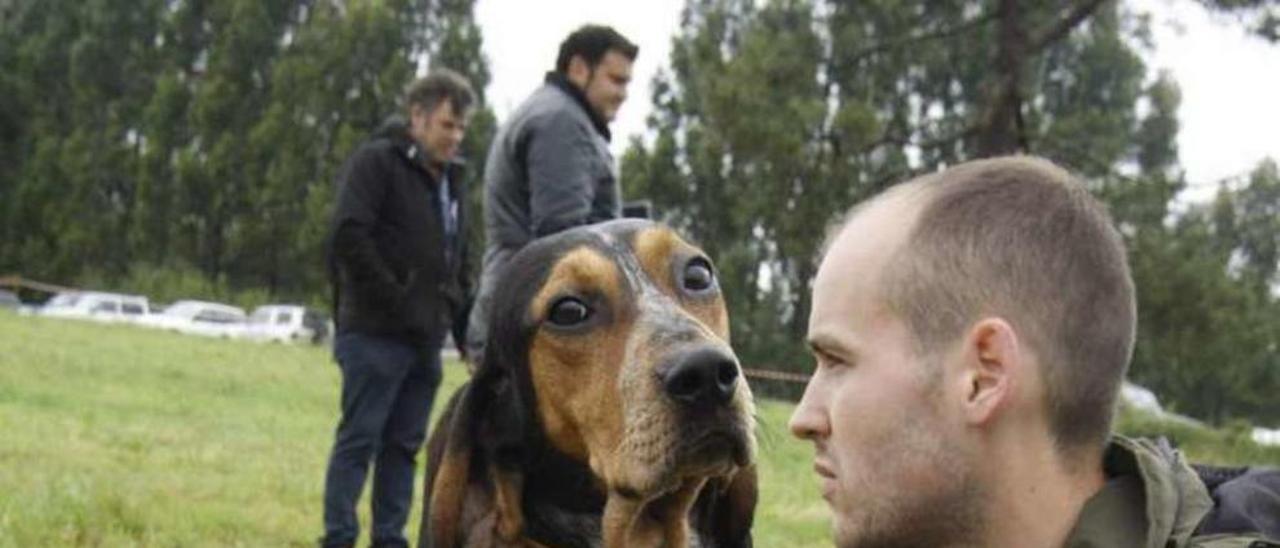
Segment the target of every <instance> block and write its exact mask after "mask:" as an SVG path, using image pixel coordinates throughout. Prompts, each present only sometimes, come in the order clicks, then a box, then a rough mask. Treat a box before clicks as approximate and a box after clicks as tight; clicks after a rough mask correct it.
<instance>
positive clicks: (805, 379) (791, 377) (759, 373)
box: [742, 367, 809, 384]
mask: <svg viewBox="0 0 1280 548" xmlns="http://www.w3.org/2000/svg"><path fill="white" fill-rule="evenodd" d="M742 372H743V374H745V375H746V376H748V377H753V378H757V379H766V380H771V381H782V382H790V383H796V384H808V383H809V375H802V374H800V373H791V372H788V371H774V370H771V369H755V368H751V367H744V368H742Z"/></svg>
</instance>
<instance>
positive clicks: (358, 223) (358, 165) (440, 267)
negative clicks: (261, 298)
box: [321, 70, 474, 546]
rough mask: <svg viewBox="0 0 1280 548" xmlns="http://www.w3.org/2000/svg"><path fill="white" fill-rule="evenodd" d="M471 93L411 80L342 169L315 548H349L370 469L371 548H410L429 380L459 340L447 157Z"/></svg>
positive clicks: (454, 191)
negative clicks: (326, 449)
mask: <svg viewBox="0 0 1280 548" xmlns="http://www.w3.org/2000/svg"><path fill="white" fill-rule="evenodd" d="M473 98H474V94H473V92H472V90H471V87H470V85H469V84H468V83H467V81H466V80H465V79H464V78H462V77H461V76H460V75H458V74H457V73H455V72H452V71H448V70H438V71H435V72H433V73H432V74H430V75H428V76H427V77H425V78H422V79H419V80H417V81H415V82H414V83H413V84H411V85H410V86H409V88H408V91H407V93H406V97H405V100H404V103H405V106H406V109H407V115H408V119H407V120H405V119H400V118H398V117H393V118H392V119H391V120H389V121H388V122H387V123H386V124H384V125H383V127H382V128H381V129H379V130H378V132H377V133H376V134H375V136H374V137H373V138H372V139H371V140H370V141H369V142H367V143H365V144H364V145H363V146H361V147H360V148H359V149H358V150H357V151H356V152H355V154H353V155H352V156H351V158H350V159H349V160H348V162H347V165H346V167H345V168H344V170H343V173H342V176H341V179H340V187H339V190H338V200H337V205H336V208H335V211H334V216H333V224H332V227H331V230H332V234H331V247H330V249H329V270H330V274H331V276H332V278H333V284H334V301H335V303H334V308H335V310H336V317H337V320H336V321H337V337H336V338H335V340H334V349H333V353H334V357H335V359H336V360H337V362H338V365H339V367H340V368H341V370H342V419H341V422H339V423H338V428H337V432H336V436H335V437H336V439H335V441H334V444H333V452H332V454H331V455H330V457H329V468H328V472H327V474H326V477H325V494H324V523H325V536H324V538H323V539H322V540H321V543H322V544H323V545H324V546H352V545H354V544H355V542H356V539H357V537H358V536H359V529H358V527H359V526H358V524H357V522H356V511H355V507H356V502H357V501H358V499H359V497H360V491H361V489H362V488H363V486H364V480H365V476H366V472H367V471H368V468H369V464H370V462H371V461H374V462H375V464H374V473H373V487H372V497H371V498H372V502H371V506H372V514H373V531H372V532H371V537H372V540H373V545H374V546H407V545H408V543H407V541H406V540H405V537H404V534H403V530H404V525H405V521H406V519H407V517H408V513H409V506H410V504H411V502H412V500H413V476H414V457H415V455H416V454H417V452H418V449H419V448H420V447H421V445H422V442H423V438H424V436H425V433H426V425H427V418H428V415H429V414H430V410H431V403H432V400H433V399H434V398H435V393H436V388H437V387H438V386H439V384H440V377H441V371H440V366H441V363H440V350H441V345H442V342H443V339H444V336H445V331H446V329H449V328H452V330H453V334H454V337H455V340H466V337H465V333H466V322H467V314H468V310H469V308H470V287H469V286H470V284H469V282H468V279H469V277H468V274H469V273H468V268H467V264H466V257H467V252H466V249H464V245H465V242H466V241H467V238H466V235H465V233H464V231H463V230H464V228H465V226H466V222H465V221H466V220H465V219H464V218H463V217H462V214H463V210H464V209H465V207H464V205H465V203H466V201H465V198H464V196H463V192H464V191H465V188H464V187H463V184H462V182H463V181H462V173H461V164H460V163H459V162H458V161H457V159H456V158H455V155H456V154H457V151H458V146H459V144H460V143H461V141H462V136H463V133H464V131H465V130H466V125H467V120H468V115H469V114H470V113H469V110H470V107H471V104H472V102H473V100H474V99H473Z"/></svg>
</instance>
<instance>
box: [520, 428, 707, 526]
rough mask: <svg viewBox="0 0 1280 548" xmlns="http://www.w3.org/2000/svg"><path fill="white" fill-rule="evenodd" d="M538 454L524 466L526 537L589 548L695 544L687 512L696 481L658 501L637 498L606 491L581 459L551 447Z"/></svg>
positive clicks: (695, 487)
mask: <svg viewBox="0 0 1280 548" xmlns="http://www.w3.org/2000/svg"><path fill="white" fill-rule="evenodd" d="M540 453H541V454H540V455H539V456H538V458H536V459H534V460H531V461H528V462H527V465H526V466H527V468H526V469H525V471H524V489H523V493H522V498H523V501H522V504H521V506H522V507H523V512H524V528H525V531H524V532H525V535H526V536H527V537H528V538H529V539H530V540H533V541H536V542H538V543H541V544H544V545H546V546H566V547H592V548H594V547H599V546H637V545H639V546H687V545H690V543H691V541H692V545H695V546H696V545H698V544H699V543H697V542H696V537H697V535H696V533H693V532H691V531H689V522H688V517H689V509H690V507H691V506H692V504H693V502H694V500H695V499H696V498H697V495H698V492H699V491H700V490H701V488H702V485H703V482H702V481H698V482H692V483H690V484H688V485H686V486H685V488H683V489H681V490H679V491H678V492H674V493H671V494H669V495H666V496H664V497H662V498H661V499H659V500H654V501H641V500H638V499H632V498H628V497H625V496H622V495H619V494H617V493H612V494H610V493H606V492H605V491H604V488H603V486H602V485H601V482H600V481H599V480H598V479H597V478H596V477H595V475H594V474H593V473H592V472H591V469H590V468H589V467H588V466H587V465H586V464H584V463H580V462H578V461H576V460H573V459H571V458H569V457H568V456H566V455H564V454H563V453H560V452H559V451H556V450H555V449H552V448H546V449H544V450H543V451H541V452H540ZM691 533H693V534H691ZM611 536H612V537H615V538H610V537H611ZM690 537H693V538H690Z"/></svg>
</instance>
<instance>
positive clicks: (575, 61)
mask: <svg viewBox="0 0 1280 548" xmlns="http://www.w3.org/2000/svg"><path fill="white" fill-rule="evenodd" d="M566 72H567V74H565V77H567V78H568V79H569V81H570V82H573V83H574V84H575V85H577V86H578V87H580V88H584V89H585V88H586V87H587V82H588V81H590V80H591V64H590V63H587V60H586V59H585V58H583V57H582V56H581V55H574V56H573V57H570V58H569V70H567V71H566Z"/></svg>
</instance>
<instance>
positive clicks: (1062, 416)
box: [881, 156, 1136, 454]
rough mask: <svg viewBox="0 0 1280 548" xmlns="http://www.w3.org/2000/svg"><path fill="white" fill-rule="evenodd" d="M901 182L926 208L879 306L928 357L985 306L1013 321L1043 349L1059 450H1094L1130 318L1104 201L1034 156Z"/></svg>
mask: <svg viewBox="0 0 1280 548" xmlns="http://www.w3.org/2000/svg"><path fill="white" fill-rule="evenodd" d="M904 187H905V188H903V189H901V190H900V191H904V192H912V191H919V192H920V194H919V197H920V198H919V199H920V200H921V201H920V204H921V205H920V206H918V207H919V209H918V210H917V211H918V214H917V216H916V218H915V221H914V225H913V226H912V228H911V230H910V232H909V235H908V236H907V239H906V240H905V241H904V243H903V244H902V246H901V247H900V248H899V249H898V250H897V251H896V253H895V255H894V257H893V258H892V259H891V260H890V262H889V263H888V265H887V266H886V267H885V271H884V274H883V275H884V278H882V279H883V280H885V281H884V282H883V283H884V285H883V286H882V288H881V291H882V292H883V293H882V297H883V300H884V303H885V304H886V305H887V306H888V307H889V309H890V310H892V311H894V313H895V314H896V315H898V316H899V317H900V318H902V319H903V320H904V321H905V322H906V323H907V325H908V326H909V327H910V330H911V332H912V333H913V336H914V337H915V339H916V341H915V342H916V344H917V346H918V348H919V349H920V350H921V351H922V352H924V353H926V354H929V353H931V352H933V351H937V350H939V349H941V348H942V347H943V346H944V345H946V344H948V343H950V342H953V341H955V340H956V338H957V337H960V336H963V335H964V331H965V330H966V329H967V328H968V327H969V326H970V325H971V324H972V322H974V321H977V320H978V319H980V318H981V317H982V316H983V315H988V314H990V315H998V316H1000V317H1003V318H1004V319H1005V320H1007V321H1009V322H1010V324H1012V325H1013V326H1014V328H1015V329H1016V330H1017V331H1019V332H1020V333H1021V334H1022V335H1023V336H1025V337H1026V340H1027V343H1028V345H1029V346H1030V347H1031V348H1033V349H1034V350H1035V352H1036V354H1037V355H1038V356H1039V360H1040V363H1041V370H1042V371H1043V375H1044V385H1045V392H1046V395H1045V402H1044V405H1045V412H1046V416H1047V417H1048V419H1049V425H1050V430H1051V432H1052V434H1053V436H1054V439H1055V442H1056V444H1057V446H1058V447H1059V449H1060V450H1063V451H1065V452H1069V453H1074V451H1075V450H1079V449H1089V450H1092V451H1093V452H1094V453H1091V454H1096V452H1100V451H1101V450H1102V447H1103V446H1104V445H1105V442H1106V439H1107V436H1108V434H1109V433H1110V430H1111V421H1112V416H1113V413H1114V407H1115V400H1116V396H1117V392H1118V391H1119V388H1120V382H1121V381H1122V380H1123V379H1124V375H1125V371H1126V370H1127V369H1128V365H1129V359H1130V358H1131V356H1132V352H1133V341H1134V331H1135V320H1136V310H1135V308H1136V307H1135V302H1134V287H1133V279H1132V276H1131V275H1130V273H1129V265H1128V261H1127V259H1126V255H1125V250H1124V243H1123V242H1122V241H1121V239H1120V234H1119V233H1118V232H1117V231H1116V230H1115V228H1114V227H1113V226H1112V221H1111V218H1110V216H1109V215H1108V214H1107V212H1106V209H1105V208H1104V207H1103V205H1102V204H1101V203H1100V202H1098V200H1096V199H1095V198H1094V197H1093V196H1092V195H1090V194H1089V192H1088V190H1087V189H1086V188H1085V187H1084V185H1083V184H1082V183H1081V182H1080V181H1079V180H1077V179H1076V178H1075V177H1073V176H1072V175H1071V174H1070V173H1068V172H1067V171H1066V170H1064V169H1062V168H1060V167H1058V166H1056V165H1054V164H1052V163H1050V162H1049V161H1047V160H1043V159H1039V158H1033V157H1022V156H1013V157H1005V158H995V159H990V160H980V161H976V162H968V163H964V164H960V165H957V166H955V167H952V168H950V169H947V170H944V171H942V172H940V173H936V174H933V175H928V176H925V177H921V178H920V179H917V180H915V181H912V182H910V183H907V184H906V185H904ZM911 187H915V189H914V190H913V189H912V188H911Z"/></svg>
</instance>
